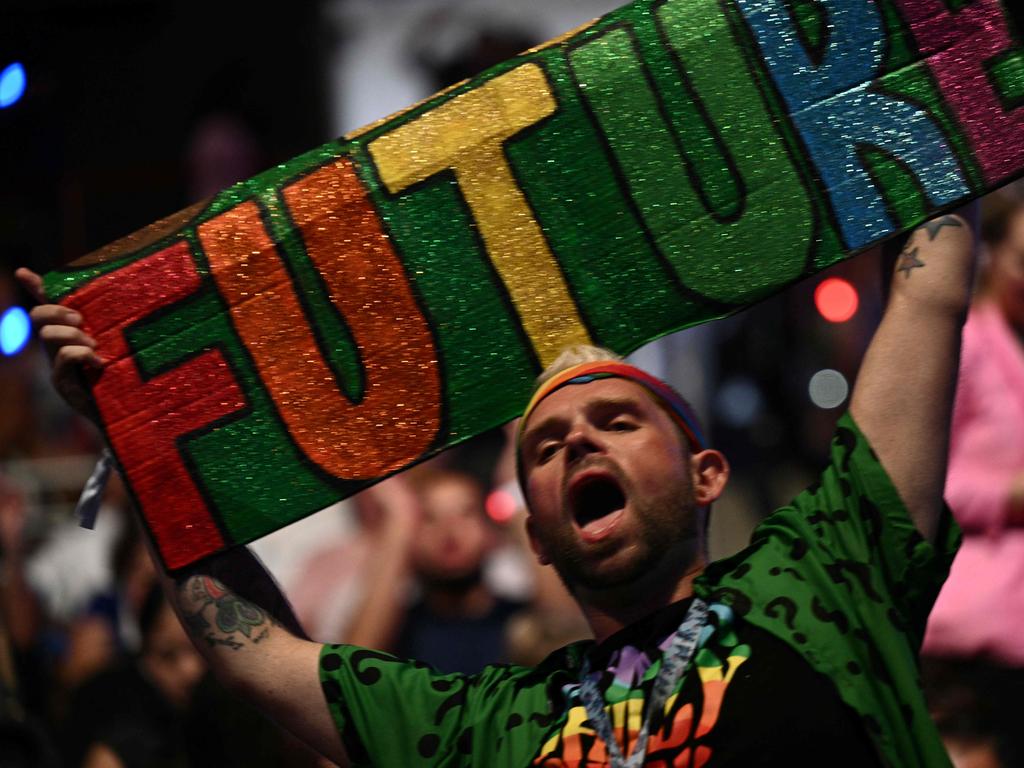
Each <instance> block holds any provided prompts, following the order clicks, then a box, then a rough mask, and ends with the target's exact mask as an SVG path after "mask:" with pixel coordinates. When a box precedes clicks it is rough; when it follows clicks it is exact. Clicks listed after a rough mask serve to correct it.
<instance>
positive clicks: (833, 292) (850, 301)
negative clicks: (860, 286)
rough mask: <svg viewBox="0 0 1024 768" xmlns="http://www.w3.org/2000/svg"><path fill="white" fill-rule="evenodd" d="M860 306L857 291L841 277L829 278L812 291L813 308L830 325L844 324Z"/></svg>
mask: <svg viewBox="0 0 1024 768" xmlns="http://www.w3.org/2000/svg"><path fill="white" fill-rule="evenodd" d="M859 305H860V297H859V296H857V289H856V288H854V287H853V286H852V285H851V284H850V283H849V282H847V281H846V280H843V279H842V278H841V277H829V278H826V279H825V280H822V281H821V282H820V283H818V287H817V288H815V289H814V306H816V307H817V308H818V312H819V313H820V314H821V316H822V317H824V318H825V319H826V320H828V321H829V322H830V323H845V322H846V321H847V320H849V319H850V318H851V317H853V316H854V315H855V314H857V307H858V306H859Z"/></svg>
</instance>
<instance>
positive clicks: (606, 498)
mask: <svg viewBox="0 0 1024 768" xmlns="http://www.w3.org/2000/svg"><path fill="white" fill-rule="evenodd" d="M569 504H570V506H571V509H572V518H573V521H574V522H575V523H576V525H578V526H579V527H580V530H581V531H583V533H584V535H585V537H586V538H591V537H598V536H600V535H601V534H603V533H605V532H606V531H608V530H609V529H610V528H611V526H612V525H613V524H614V523H615V521H616V520H617V519H618V517H619V514H621V512H622V510H623V509H624V508H625V506H626V494H625V492H624V491H623V490H622V487H621V486H620V485H619V483H618V480H616V478H615V477H614V476H612V475H611V474H606V473H604V472H601V473H596V474H587V475H585V476H584V477H582V478H581V479H579V480H578V481H576V482H574V483H573V484H572V485H571V487H570V490H569Z"/></svg>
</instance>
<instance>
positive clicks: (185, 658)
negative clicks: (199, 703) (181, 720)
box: [141, 603, 206, 709]
mask: <svg viewBox="0 0 1024 768" xmlns="http://www.w3.org/2000/svg"><path fill="white" fill-rule="evenodd" d="M141 664H142V668H143V670H144V671H145V673H146V675H147V676H148V677H149V679H150V681H151V682H152V683H153V684H154V685H155V686H156V687H157V689H158V690H159V691H160V692H161V693H162V694H163V695H164V697H165V698H166V699H167V700H168V701H169V702H170V703H171V704H172V705H173V706H174V707H175V708H176V709H185V707H187V706H188V703H189V700H190V699H191V697H192V691H193V690H194V689H195V687H196V684H197V683H198V682H199V678H200V677H202V675H203V672H204V671H205V669H206V666H205V663H204V662H203V659H202V657H201V656H200V655H199V653H198V652H197V651H196V649H195V648H193V647H192V643H191V642H190V641H189V639H188V635H186V634H185V630H184V629H182V627H181V624H180V623H178V619H177V617H176V616H175V615H174V610H173V609H172V608H171V606H170V604H169V603H165V604H164V605H163V607H162V608H161V609H160V613H159V615H158V616H157V617H156V619H155V620H154V622H153V626H152V627H151V628H150V630H149V634H148V635H147V636H146V637H145V638H144V640H143V649H142V657H141Z"/></svg>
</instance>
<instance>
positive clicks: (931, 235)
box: [921, 216, 963, 241]
mask: <svg viewBox="0 0 1024 768" xmlns="http://www.w3.org/2000/svg"><path fill="white" fill-rule="evenodd" d="M943 227H963V224H961V223H960V219H958V218H957V217H956V216H943V217H942V218H940V219H932V220H931V221H928V222H925V223H924V224H922V225H921V229H923V230H924V231H925V232H927V233H928V240H929V241H931V240H934V239H935V238H936V237H938V236H939V230H940V229H942V228H943Z"/></svg>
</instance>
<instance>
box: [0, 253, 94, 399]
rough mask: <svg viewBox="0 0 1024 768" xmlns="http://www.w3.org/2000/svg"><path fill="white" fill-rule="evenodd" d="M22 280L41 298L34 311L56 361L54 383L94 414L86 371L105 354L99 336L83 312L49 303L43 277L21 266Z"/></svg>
mask: <svg viewBox="0 0 1024 768" xmlns="http://www.w3.org/2000/svg"><path fill="white" fill-rule="evenodd" d="M14 275H15V277H17V278H18V282H20V283H21V284H22V286H23V287H24V288H25V290H26V291H28V292H29V294H30V295H31V296H32V298H34V299H35V300H36V301H38V302H39V306H38V307H35V308H33V310H32V312H31V316H32V322H33V323H34V324H35V326H36V328H37V329H38V331H39V338H40V340H41V341H42V342H43V345H44V346H45V347H46V351H47V354H49V356H50V360H51V362H52V363H53V373H52V379H53V386H54V388H55V389H56V390H57V392H59V393H60V395H61V397H63V398H64V399H65V400H66V401H67V403H68V405H70V406H71V407H72V408H74V409H75V410H76V411H77V412H78V413H80V414H82V415H83V416H86V417H90V416H91V413H90V405H89V403H90V400H89V393H88V390H87V389H86V386H85V384H84V382H83V379H82V371H83V370H88V369H92V370H94V371H98V370H100V369H101V368H102V367H103V360H102V358H101V357H100V356H99V355H98V354H96V340H95V339H93V338H92V337H91V336H89V334H87V333H86V332H85V331H84V330H82V323H83V318H82V315H81V314H79V313H78V312H76V311H75V310H73V309H69V308H68V307H62V306H60V305H59V304H49V303H47V299H46V294H45V293H43V278H41V277H40V276H39V275H37V274H36V273H35V272H33V271H32V270H30V269H26V268H25V267H21V268H20V269H18V270H17V271H16V272H15V273H14Z"/></svg>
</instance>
